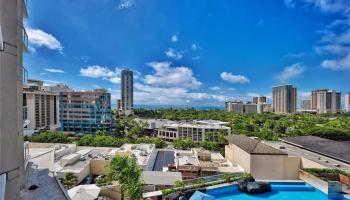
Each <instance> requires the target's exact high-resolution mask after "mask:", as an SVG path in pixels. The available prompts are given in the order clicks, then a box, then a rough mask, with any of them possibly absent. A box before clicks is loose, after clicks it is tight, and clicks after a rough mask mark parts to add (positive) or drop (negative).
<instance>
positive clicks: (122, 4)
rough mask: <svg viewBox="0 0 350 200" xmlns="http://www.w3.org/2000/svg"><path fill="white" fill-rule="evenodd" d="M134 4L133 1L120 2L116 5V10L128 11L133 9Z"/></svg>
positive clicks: (123, 0)
mask: <svg viewBox="0 0 350 200" xmlns="http://www.w3.org/2000/svg"><path fill="white" fill-rule="evenodd" d="M135 4H136V1H135V0H120V2H119V4H118V9H119V10H123V9H128V8H131V7H133V6H134V5H135Z"/></svg>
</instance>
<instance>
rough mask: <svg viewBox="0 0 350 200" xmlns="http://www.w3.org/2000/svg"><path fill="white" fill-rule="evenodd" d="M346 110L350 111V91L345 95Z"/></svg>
mask: <svg viewBox="0 0 350 200" xmlns="http://www.w3.org/2000/svg"><path fill="white" fill-rule="evenodd" d="M344 98H345V99H344V110H345V112H350V92H349V93H347V94H346V95H345V96H344Z"/></svg>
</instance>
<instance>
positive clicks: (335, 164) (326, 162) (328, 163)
mask: <svg viewBox="0 0 350 200" xmlns="http://www.w3.org/2000/svg"><path fill="white" fill-rule="evenodd" d="M264 143H265V144H267V145H270V146H272V147H274V148H276V149H279V148H281V147H283V149H281V151H284V152H286V153H288V155H289V156H297V157H302V158H305V159H308V160H311V161H313V162H315V163H318V164H320V165H322V166H325V167H328V168H337V169H341V170H344V171H347V172H350V164H347V163H345V162H342V161H339V160H336V159H333V158H330V157H328V156H324V155H321V154H319V153H315V152H312V151H309V150H307V149H304V148H300V147H299V146H295V145H291V144H288V143H285V142H282V141H264Z"/></svg>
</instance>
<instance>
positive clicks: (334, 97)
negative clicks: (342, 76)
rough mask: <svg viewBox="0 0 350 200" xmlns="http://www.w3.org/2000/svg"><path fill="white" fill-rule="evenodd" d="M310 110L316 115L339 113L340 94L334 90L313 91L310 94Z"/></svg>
mask: <svg viewBox="0 0 350 200" xmlns="http://www.w3.org/2000/svg"><path fill="white" fill-rule="evenodd" d="M311 105H312V109H313V110H315V111H316V112H317V113H339V112H340V111H341V110H340V109H341V93H340V92H337V91H335V90H328V89H322V90H314V91H312V92H311Z"/></svg>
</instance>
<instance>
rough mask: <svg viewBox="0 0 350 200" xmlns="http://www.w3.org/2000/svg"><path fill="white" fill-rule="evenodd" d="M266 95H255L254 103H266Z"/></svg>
mask: <svg viewBox="0 0 350 200" xmlns="http://www.w3.org/2000/svg"><path fill="white" fill-rule="evenodd" d="M266 100H267V98H266V96H259V97H253V103H256V104H259V103H266Z"/></svg>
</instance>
